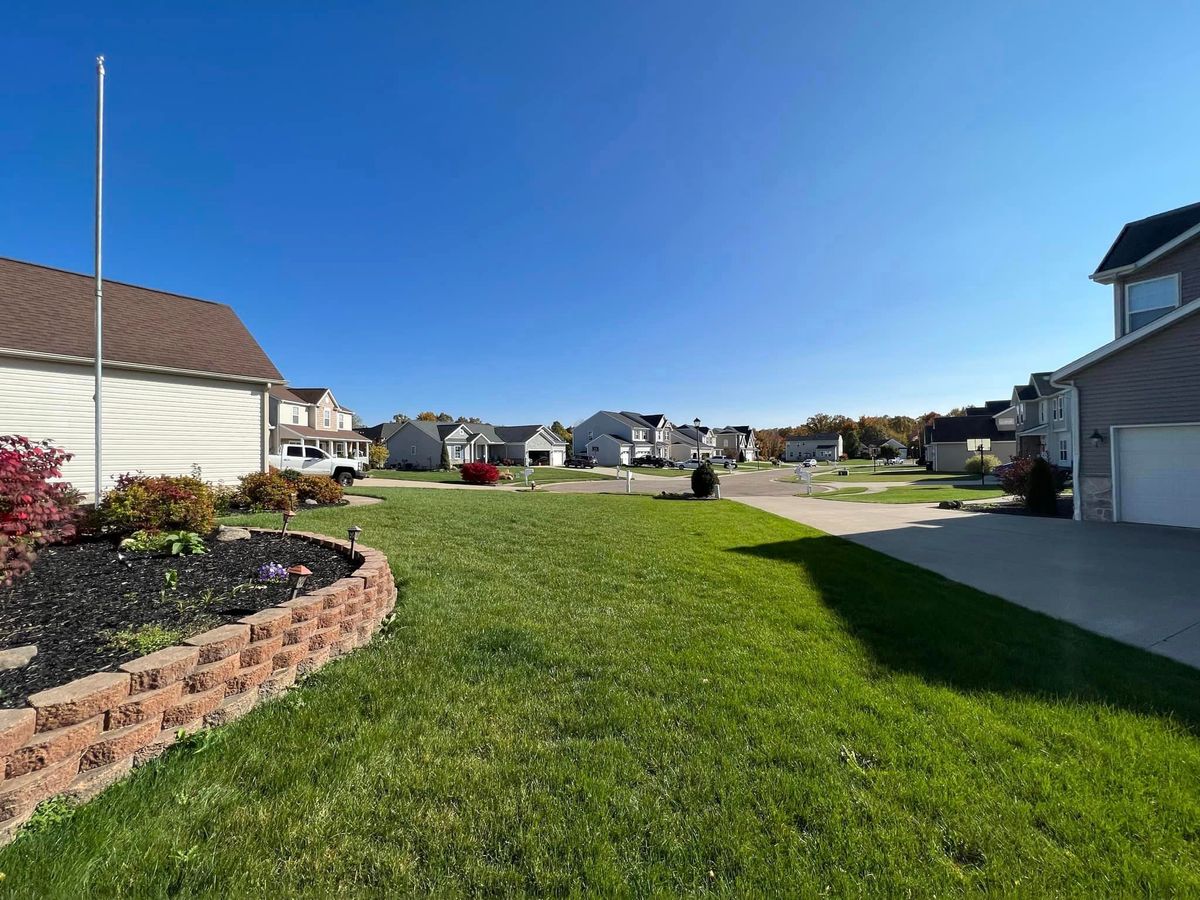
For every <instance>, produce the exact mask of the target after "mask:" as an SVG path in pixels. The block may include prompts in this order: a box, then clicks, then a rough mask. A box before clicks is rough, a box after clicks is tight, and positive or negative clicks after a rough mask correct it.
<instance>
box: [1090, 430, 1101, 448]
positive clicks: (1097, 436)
mask: <svg viewBox="0 0 1200 900" xmlns="http://www.w3.org/2000/svg"><path fill="white" fill-rule="evenodd" d="M1088 440H1089V441H1091V442H1092V446H1093V447H1095V448H1096V449H1099V448H1100V445H1101V444H1103V443H1104V435H1102V434H1101V433H1100V429H1099V428H1096V429H1093V430H1092V434H1091V436H1090V437H1089V438H1088Z"/></svg>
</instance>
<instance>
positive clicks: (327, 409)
mask: <svg viewBox="0 0 1200 900" xmlns="http://www.w3.org/2000/svg"><path fill="white" fill-rule="evenodd" d="M323 421H324V422H325V427H326V428H328V427H329V407H325V415H324V419H323Z"/></svg>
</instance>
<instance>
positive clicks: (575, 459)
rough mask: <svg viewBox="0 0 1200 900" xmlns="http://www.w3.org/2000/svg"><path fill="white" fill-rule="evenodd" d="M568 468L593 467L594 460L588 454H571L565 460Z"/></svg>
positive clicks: (594, 464) (594, 465) (594, 466)
mask: <svg viewBox="0 0 1200 900" xmlns="http://www.w3.org/2000/svg"><path fill="white" fill-rule="evenodd" d="M566 467H567V468H568V469H594V468H596V460H595V459H594V458H592V457H590V456H572V457H571V458H570V459H568V460H567V461H566Z"/></svg>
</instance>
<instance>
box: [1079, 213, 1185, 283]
mask: <svg viewBox="0 0 1200 900" xmlns="http://www.w3.org/2000/svg"><path fill="white" fill-rule="evenodd" d="M1131 224H1132V223H1131ZM1127 227H1128V226H1127ZM1121 230H1122V231H1124V229H1121ZM1198 234H1200V225H1193V226H1192V227H1191V228H1189V229H1188V230H1187V231H1185V232H1184V233H1183V234H1181V235H1179V236H1177V237H1175V238H1172V239H1171V240H1169V241H1167V242H1166V243H1165V244H1163V245H1162V246H1160V247H1156V248H1155V249H1153V250H1151V251H1150V252H1149V253H1147V254H1146V255H1145V256H1143V257H1142V258H1141V259H1139V260H1137V261H1136V262H1133V263H1130V264H1129V265H1127V266H1119V267H1117V268H1115V269H1105V270H1104V271H1103V272H1096V273H1095V274H1093V275H1089V276H1088V277H1089V278H1090V279H1091V280H1092V281H1095V282H1098V283H1100V284H1111V283H1112V282H1113V281H1114V280H1115V279H1117V278H1119V277H1120V276H1122V275H1126V274H1128V273H1130V272H1136V271H1137V270H1138V269H1141V268H1143V267H1145V266H1148V265H1149V264H1150V263H1152V262H1154V261H1155V260H1156V259H1158V258H1159V257H1161V256H1166V255H1167V254H1168V253H1170V252H1171V251H1172V250H1174V249H1175V248H1176V247H1178V246H1179V245H1181V244H1184V243H1186V242H1187V241H1190V240H1191V239H1192V238H1194V237H1195V236H1196V235H1198ZM1117 237H1118V239H1120V235H1118V236H1117ZM1114 246H1115V243H1114Z"/></svg>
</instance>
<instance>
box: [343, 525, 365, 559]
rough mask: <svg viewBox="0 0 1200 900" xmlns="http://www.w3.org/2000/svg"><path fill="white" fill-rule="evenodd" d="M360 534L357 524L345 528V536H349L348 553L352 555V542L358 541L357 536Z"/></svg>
mask: <svg viewBox="0 0 1200 900" xmlns="http://www.w3.org/2000/svg"><path fill="white" fill-rule="evenodd" d="M360 534H362V529H361V528H359V527H358V526H357V525H351V526H350V527H349V528H347V529H346V536H347V537H349V538H350V555H351V556H352V557H353V556H354V544H355V543H356V542H357V541H358V536H359V535H360Z"/></svg>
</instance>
